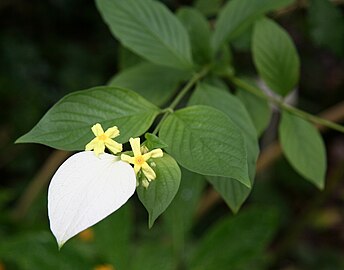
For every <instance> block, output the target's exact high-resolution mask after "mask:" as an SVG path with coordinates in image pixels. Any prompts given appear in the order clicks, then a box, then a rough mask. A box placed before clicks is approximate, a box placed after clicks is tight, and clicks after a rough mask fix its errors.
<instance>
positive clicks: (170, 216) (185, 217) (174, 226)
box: [163, 168, 206, 252]
mask: <svg viewBox="0 0 344 270" xmlns="http://www.w3.org/2000/svg"><path fill="white" fill-rule="evenodd" d="M204 180H205V179H204V176H202V175H199V174H196V173H193V172H190V171H188V170H186V169H184V168H182V181H181V183H180V187H179V190H178V193H177V195H176V197H175V198H174V200H173V202H172V203H171V205H170V207H169V208H168V209H167V210H166V212H165V213H164V215H163V218H164V220H165V224H166V227H167V228H168V231H169V232H170V233H171V235H172V240H173V244H174V247H175V249H176V250H177V251H180V252H183V247H184V244H185V241H186V238H187V233H188V232H189V230H190V229H191V226H192V224H193V223H192V221H193V219H194V215H195V212H196V208H197V206H198V201H199V199H200V196H201V194H202V190H203V188H204V186H205V184H206V181H204ZM176 220H178V222H176Z"/></svg>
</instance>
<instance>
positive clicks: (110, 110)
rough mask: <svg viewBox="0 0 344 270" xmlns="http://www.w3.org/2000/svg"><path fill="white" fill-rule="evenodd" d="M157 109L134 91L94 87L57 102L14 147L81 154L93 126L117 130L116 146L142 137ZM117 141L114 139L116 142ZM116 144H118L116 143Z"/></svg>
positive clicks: (90, 135)
mask: <svg viewBox="0 0 344 270" xmlns="http://www.w3.org/2000/svg"><path fill="white" fill-rule="evenodd" d="M158 113H159V109H158V108H157V107H155V106H154V105H153V104H151V103H150V102H148V101H147V100H145V99H144V98H142V97H141V96H139V95H138V94H136V93H135V92H133V91H130V90H127V89H121V88H117V87H95V88H91V89H88V90H84V91H78V92H74V93H72V94H69V95H67V96H65V97H64V98H62V99H61V100H60V101H59V102H57V103H56V104H55V105H54V106H53V107H52V108H51V109H50V110H49V111H48V112H47V113H46V114H45V115H44V116H43V118H42V119H41V120H40V121H39V122H38V124H37V125H36V126H35V127H34V128H33V129H32V130H31V131H30V132H29V133H27V134H25V135H24V136H22V137H20V138H19V139H18V140H17V141H16V142H17V143H28V142H32V143H41V144H45V145H48V146H50V147H53V148H57V149H62V150H83V149H85V145H86V144H87V143H88V142H89V141H90V140H91V139H93V138H94V135H93V133H92V131H91V127H92V125H94V124H95V123H100V124H101V125H102V126H103V127H104V128H105V129H107V128H108V127H111V126H117V127H118V128H119V130H120V136H119V137H118V141H119V142H126V141H128V140H129V138H130V137H136V136H140V135H141V134H143V133H144V132H145V131H146V130H147V129H148V128H149V127H150V126H151V124H152V123H153V121H154V119H155V117H156V116H157V114H158ZM116 139H117V138H116ZM116 141H117V140H116Z"/></svg>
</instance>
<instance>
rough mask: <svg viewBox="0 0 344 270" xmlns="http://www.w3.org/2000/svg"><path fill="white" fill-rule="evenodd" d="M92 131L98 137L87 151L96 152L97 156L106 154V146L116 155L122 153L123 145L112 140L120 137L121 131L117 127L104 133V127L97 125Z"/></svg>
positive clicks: (87, 147) (87, 146) (90, 143)
mask: <svg viewBox="0 0 344 270" xmlns="http://www.w3.org/2000/svg"><path fill="white" fill-rule="evenodd" d="M91 129H92V132H93V134H94V135H95V136H96V137H95V138H94V139H93V140H92V141H90V142H89V143H88V144H87V145H86V147H85V150H86V151H90V150H94V153H95V154H96V156H98V155H99V154H102V153H104V150H105V146H106V147H107V148H108V149H109V150H110V151H111V152H112V153H114V154H116V153H118V152H121V151H122V144H120V143H118V142H115V141H114V140H112V139H113V138H116V137H117V136H119V130H118V128H117V127H116V126H114V127H111V128H108V129H107V130H106V131H105V132H104V130H103V128H102V126H101V125H100V124H99V123H97V124H95V125H94V126H93V127H92V128H91Z"/></svg>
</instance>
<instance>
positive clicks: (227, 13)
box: [212, 0, 293, 52]
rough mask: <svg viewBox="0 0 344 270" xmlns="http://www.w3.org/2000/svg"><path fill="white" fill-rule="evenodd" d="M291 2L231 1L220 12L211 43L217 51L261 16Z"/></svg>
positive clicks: (283, 0) (265, 0)
mask: <svg viewBox="0 0 344 270" xmlns="http://www.w3.org/2000/svg"><path fill="white" fill-rule="evenodd" d="M292 2H293V0H259V1H252V0H232V1H228V3H227V4H226V5H225V7H224V8H223V9H222V11H221V12H220V15H219V18H218V20H217V22H216V25H215V26H216V27H215V32H214V35H213V39H212V43H213V48H214V51H215V52H216V51H218V49H219V48H220V47H221V45H222V44H223V43H224V42H225V41H229V40H232V39H233V38H235V37H237V36H238V35H239V34H240V33H242V32H243V31H244V30H246V29H247V28H248V27H249V26H250V25H251V24H252V23H253V22H254V21H255V20H256V19H257V18H259V17H260V16H262V15H263V14H265V13H267V12H269V11H272V10H275V9H279V8H282V7H284V6H286V5H289V4H291V3H292Z"/></svg>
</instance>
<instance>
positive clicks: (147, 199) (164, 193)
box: [137, 153, 181, 228]
mask: <svg viewBox="0 0 344 270" xmlns="http://www.w3.org/2000/svg"><path fill="white" fill-rule="evenodd" d="M154 162H155V163H156V167H154V170H155V173H156V175H157V177H156V179H155V180H154V181H152V182H150V184H149V187H148V188H144V187H143V186H142V185H140V186H139V187H138V188H137V194H138V195H139V199H140V201H141V202H142V203H143V205H144V206H145V208H146V209H147V211H148V214H149V220H148V226H149V228H151V227H152V226H153V224H154V221H155V220H156V219H157V218H158V216H160V215H161V213H163V212H164V211H165V210H166V208H167V207H168V206H169V205H170V203H171V201H172V200H173V198H174V196H175V195H176V193H177V191H178V188H179V184H180V178H181V172H180V168H179V166H178V164H177V162H176V161H175V160H174V159H173V158H172V157H171V156H169V155H168V154H166V153H164V156H163V157H162V158H156V159H154Z"/></svg>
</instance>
